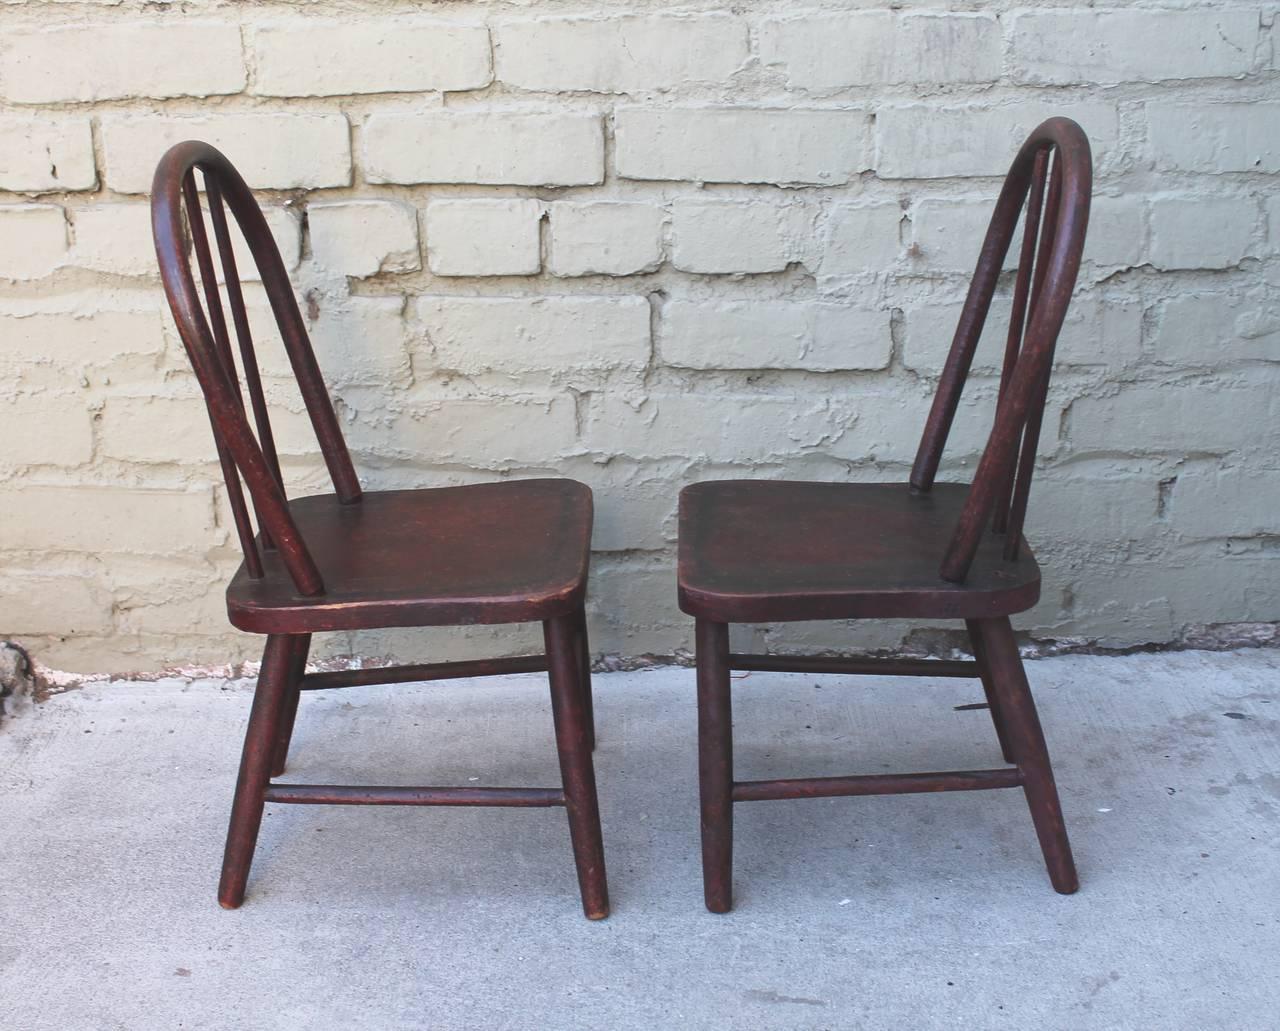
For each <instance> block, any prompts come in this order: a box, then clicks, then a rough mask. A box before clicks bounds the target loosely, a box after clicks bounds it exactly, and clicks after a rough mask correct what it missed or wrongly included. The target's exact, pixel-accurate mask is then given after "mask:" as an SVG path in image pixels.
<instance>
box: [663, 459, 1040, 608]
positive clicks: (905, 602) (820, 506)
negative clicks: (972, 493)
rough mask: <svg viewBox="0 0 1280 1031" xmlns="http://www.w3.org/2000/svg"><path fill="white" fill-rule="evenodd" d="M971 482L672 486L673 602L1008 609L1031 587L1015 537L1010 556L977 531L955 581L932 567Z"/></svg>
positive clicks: (1025, 602) (1027, 598) (1032, 599)
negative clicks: (676, 510)
mask: <svg viewBox="0 0 1280 1031" xmlns="http://www.w3.org/2000/svg"><path fill="white" fill-rule="evenodd" d="M968 491H969V488H968V485H966V484H954V483H939V484H936V485H935V486H934V488H933V490H932V491H931V492H929V493H927V494H914V493H912V492H911V490H910V489H909V488H908V486H907V485H906V484H905V483H901V484H899V483H806V482H798V481H786V480H783V481H769V480H725V481H713V482H706V483H697V484H694V485H693V486H691V487H686V488H685V489H684V490H683V491H682V492H681V494H680V562H679V599H680V608H681V610H682V611H684V612H686V613H688V614H689V615H692V616H696V617H699V618H702V619H710V620H715V621H717V622H725V623H743V622H748V623H756V622H788V621H795V620H805V619H859V618H891V617H906V616H914V617H917V618H923V619H953V618H959V619H970V618H984V617H992V616H1007V615H1010V614H1011V613H1014V612H1022V611H1024V610H1026V609H1029V608H1030V607H1031V606H1032V605H1034V604H1035V603H1036V601H1037V600H1038V598H1039V597H1040V568H1039V566H1038V565H1037V564H1036V560H1035V558H1034V556H1033V555H1032V554H1031V551H1030V549H1029V548H1028V547H1027V546H1026V543H1025V541H1024V542H1023V544H1022V547H1021V550H1020V557H1019V558H1018V560H1017V561H1013V562H1010V561H1006V560H1005V559H1004V557H1003V556H1002V550H1003V547H1004V537H1002V536H997V535H995V534H990V533H989V534H986V535H985V536H984V538H983V541H982V545H981V547H980V548H979V550H978V554H977V557H976V558H975V560H974V563H973V567H972V569H971V571H970V573H969V576H968V578H967V579H966V580H965V582H964V583H963V584H953V583H948V582H947V581H946V580H943V579H942V577H941V576H940V575H939V568H940V566H941V563H942V556H943V552H944V551H945V549H946V546H947V544H948V542H949V540H950V537H951V533H952V530H953V529H954V527H955V523H956V519H957V518H958V516H959V514H960V509H961V507H962V506H963V505H964V500H965V497H966V496H967V494H968Z"/></svg>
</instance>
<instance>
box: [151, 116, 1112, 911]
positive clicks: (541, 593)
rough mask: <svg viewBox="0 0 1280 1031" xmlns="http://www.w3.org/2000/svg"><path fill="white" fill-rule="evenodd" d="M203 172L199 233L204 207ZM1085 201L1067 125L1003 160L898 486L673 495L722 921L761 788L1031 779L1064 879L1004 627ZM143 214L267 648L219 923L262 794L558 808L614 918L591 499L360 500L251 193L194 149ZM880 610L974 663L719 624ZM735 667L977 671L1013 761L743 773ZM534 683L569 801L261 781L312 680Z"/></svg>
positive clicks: (839, 791) (1084, 165)
mask: <svg viewBox="0 0 1280 1031" xmlns="http://www.w3.org/2000/svg"><path fill="white" fill-rule="evenodd" d="M197 170H198V171H199V172H200V173H201V176H202V178H203V186H204V191H205V194H206V198H207V207H208V213H209V221H210V223H211V225H212V237H213V243H214V245H216V246H211V243H210V234H209V231H208V229H207V228H206V225H205V221H204V215H203V213H202V211H201V205H200V200H199V195H198V186H197V182H196V178H195V172H196V171H197ZM1090 189H1091V159H1090V153H1089V144H1088V141H1087V139H1086V138H1085V136H1084V133H1083V132H1082V131H1081V130H1080V128H1079V126H1077V125H1076V124H1075V123H1074V122H1071V121H1069V120H1067V119H1061V118H1054V119H1050V120H1048V121H1046V122H1045V123H1044V124H1042V125H1041V126H1040V127H1039V128H1037V129H1036V130H1035V131H1034V132H1033V133H1032V134H1031V136H1030V137H1029V138H1028V139H1027V141H1026V143H1025V144H1024V145H1023V147H1022V148H1021V150H1020V151H1019V153H1018V155H1017V157H1016V159H1015V160H1014V163H1013V166H1012V168H1011V170H1010V172H1009V174H1008V177H1007V178H1006V180H1005V183H1004V188H1003V190H1002V191H1001V193H1000V197H999V200H998V202H997V204H996V208H995V214H994V216H993V218H992V221H991V225H990V228H989V229H988V231H987V235H986V239H985V241H984V243H983V245H982V250H981V254H980V256H979V259H978V264H977V269H976V272H975V274H974V277H973V280H972V283H971V285H970V288H969V293H968V297H967V299H966V302H965V305H964V309H963V312H962V314H961V317H960V323H959V326H958V328H957V330H956V334H955V338H954V342H953V344H952V347H951V352H950V356H949V358H948V360H947V362H946V366H945V368H944V370H943V373H942V377H941V380H940V383H939V387H938V391H937V395H936V397H935V398H934V402H933V408H932V411H931V412H930V414H929V418H928V421H927V423H926V426H925V432H924V437H923V439H922V441H921V443H920V448H919V453H918V455H917V458H916V462H915V466H914V468H913V470H912V474H911V479H910V482H909V483H908V484H850V483H802V482H786V481H766V482H756V481H728V482H712V483H700V484H696V485H694V486H691V487H689V488H687V489H686V490H685V491H684V492H683V493H682V494H681V497H680V543H679V574H678V580H679V598H680V605H681V608H682V609H683V610H684V611H685V612H687V613H689V614H691V615H693V616H694V617H695V619H696V625H697V634H696V637H697V684H698V722H699V731H698V735H699V776H700V786H701V815H702V820H701V824H702V851H703V871H704V887H705V894H706V903H707V906H708V908H710V909H711V910H713V911H716V912H724V911H726V910H728V909H729V908H730V905H731V891H730V881H731V863H732V827H733V805H734V803H736V802H746V801H755V800H762V799H782V798H801V797H805V798H808V797H820V796H832V795H862V794H884V793H890V794H892V793H901V792H917V791H961V790H973V789H980V788H1010V787H1021V788H1023V790H1024V791H1025V793H1026V798H1027V801H1028V803H1029V806H1030V809H1031V815H1032V818H1033V820H1034V823H1035V828H1036V831H1037V833H1038V835H1039V839H1040V844H1041V847H1042V849H1043V851H1044V856H1045V860H1046V863H1047V865H1048V868H1049V875H1050V878H1051V879H1052V882H1053V885H1054V887H1055V888H1056V889H1057V890H1058V891H1060V892H1072V891H1074V890H1075V889H1076V873H1075V868H1074V865H1073V861H1072V857H1071V849H1070V845H1069V843H1068V841H1067V835H1066V831H1065V829H1064V827H1063V820H1062V812H1061V809H1060V807H1059V803H1058V797H1057V791H1056V789H1055V787H1054V780H1053V772H1052V769H1051V767H1050V763H1049V756H1048V752H1047V751H1046V749H1045V743H1044V738H1043V736H1042V734H1041V730H1040V725H1039V723H1038V720H1037V717H1036V711H1035V706H1034V703H1033V702H1032V698H1031V693H1030V690H1029V688H1028V686H1027V681H1026V676H1025V674H1024V671H1023V668H1022V663H1021V660H1020V658H1019V655H1018V649H1017V646H1016V644H1015V643H1014V637H1013V631H1012V629H1011V627H1010V624H1009V616H1010V615H1011V614H1013V613H1016V612H1020V611H1023V610H1025V609H1027V608H1029V607H1030V606H1031V605H1033V604H1034V603H1035V602H1036V600H1037V598H1038V596H1039V589H1040V574H1039V569H1038V567H1037V565H1036V562H1035V559H1034V557H1033V556H1032V554H1031V551H1030V549H1029V548H1028V547H1027V545H1026V542H1025V540H1024V539H1023V536H1022V526H1023V519H1024V516H1025V513H1026V508H1027V499H1028V496H1029V491H1030V484H1031V476H1032V472H1033V468H1034V464H1035V454H1036V445H1037V441H1038V437H1039V430H1040V421H1041V414H1042V412H1043V410H1044V404H1045V394H1046V390H1047V388H1048V383H1049V375H1050V370H1051V368H1052V364H1053V353H1054V346H1055V343H1056V340H1057V337H1058V332H1059V329H1060V327H1061V325H1062V321H1063V318H1064V316H1065V313H1066V310H1067V305H1068V303H1069V300H1070V296H1071V292H1072V289H1073V287H1074V284H1075V280H1076V275H1077V271H1078V268H1079V263H1080V257H1081V251H1082V248H1083V244H1084V235H1085V228H1086V225H1087V222H1088V211H1089V198H1090ZM228 208H229V209H230V212H231V215H232V216H233V217H234V218H235V219H236V221H237V223H238V224H239V227H240V230H241V232H242V233H243V235H244V238H245V240H246V242H247V243H248V246H249V250H250V252H251V254H252V256H253V260H254V262H255V263H256V265H257V267H258V270H259V273H260V275H261V280H262V284H263V287H264V289H265V291H266V294H267V297H268V299H269V301H270V305H271V309H272V312H273V314H274V316H275V321H276V324H277V326H278V328H279V332H280V335H281V337H282V339H283V343H284V346H285V349H286V351H287V353H288V356H289V360H290V363H291V365H292V368H293V372H294V374H295V376H296V378H297V381H298V385H299V388H300V390H301V393H302V397H303V399H304V401H305V403H306V408H307V411H308V413H309V415H310V419H311V424H312V426H313V428H314V431H315V434H316V438H317V440H318V442H319V447H320V450H321V453H322V454H323V456H324V460H325V463H326V465H327V468H328V471H329V474H330V476H331V478H332V481H333V487H334V490H333V492H332V493H329V494H323V495H317V496H313V497H304V498H296V499H290V498H288V497H287V495H286V493H285V487H284V480H283V477H282V475H281V469H280V463H279V461H278V459H277V456H276V451H275V447H274V444H273V438H272V431H271V420H270V416H269V413H268V410H267V404H266V400H265V397H264V394H263V387H262V382H261V379H260V376H259V372H258V366H257V361H256V357H255V351H254V343H253V339H252V336H251V333H250V328H249V320H248V316H247V313H246V308H245V302H244V296H243V291H242V287H241V282H240V276H239V274H238V271H237V268H236V261H235V255H234V252H233V250H232V246H231V235H230V228H229V222H228V216H227V209H228ZM1024 211H1025V218H1023V217H1022V215H1023V212H1024ZM152 220H153V230H154V234H155V242H156V252H157V256H158V259H159V264H160V271H161V276H162V279H163V283H164V288H165V292H166V294H167V296H168V299H169V304H170V306H171V308H172V311H173V315H174V318H175V320H176V323H177V326H178V330H179V332H180V334H181V336H182V340H183V343H184V345H185V346H186V349H187V352H188V354H189V356H190V358H191V362H192V365H193V366H194V369H195V373H196V377H197V379H198V380H199V382H200V386H201V388H202V390H203V392H204V395H205V399H206V401H207V404H208V409H209V415H210V419H211V422H212V425H213V434H214V439H215V442H216V446H217V453H218V458H219V460H220V462H221V465H222V471H223V475H224V477H225V480H226V488H227V496H228V500H229V502H230V506H231V511H232V515H233V518H234V522H235V527H236V532H237V535H238V537H239V541H240V545H241V547H242V549H243V552H244V562H243V563H242V565H241V567H240V569H239V570H238V572H237V573H236V575H235V577H234V579H233V580H232V581H231V584H230V586H229V588H228V591H227V605H228V611H229V614H230V619H231V622H232V624H233V625H234V626H236V627H238V628H239V629H241V630H246V631H249V632H251V633H259V634H264V635H266V647H265V650H264V653H263V658H262V666H261V672H260V674H259V678H258V685H257V690H256V692H255V695H254V701H253V707H252V711H251V713H250V717H249V726H248V730H247V732H246V735H245V744H244V752H243V756H242V759H241V764H240V774H239V779H238V781H237V784H236V791H235V799H234V803H233V806H232V812H231V824H230V829H229V831H228V835H227V845H226V853H225V857H224V861H223V867H222V879H221V884H220V886H219V889H218V900H219V902H220V903H221V904H222V905H223V906H226V907H228V908H234V907H237V906H239V905H240V904H241V902H242V901H243V900H244V894H245V886H246V882H247V879H248V875H249V866H250V863H251V861H252V858H253V852H254V848H255V844H256V841H257V835H258V829H259V825H260V823H261V820H262V814H263V809H264V806H265V805H266V803H268V802H281V803H302V804H337V805H477V806H563V807H564V808H565V809H566V811H567V814H568V822H569V832H570V837H571V840H572V844H573V852H574V858H575V861H576V864H577V871H578V881H579V886H580V889H581V894H582V905H583V909H584V911H585V913H586V915H587V916H588V917H589V918H591V919H600V918H603V917H604V916H606V915H607V914H608V909H609V902H608V889H607V886H606V879H605V866H604V849H603V845H602V841H601V833H600V817H599V810H598V805H597V800H596V785H595V774H594V770H593V765H592V750H593V748H594V740H595V728H594V720H593V715H592V700H591V698H592V696H591V670H590V649H589V646H588V641H587V628H586V620H585V617H584V608H583V605H584V598H585V594H586V583H587V566H588V558H589V550H590V537H591V522H592V497H591V492H590V490H589V489H588V488H587V487H586V486H584V485H583V484H581V483H577V482H574V481H572V480H567V479H531V480H517V481H506V482H501V483H491V484H479V485H472V486H465V487H448V488H436V489H423V490H399V491H385V492H376V493H365V492H362V490H361V488H360V484H359V481H358V479H357V476H356V473H355V470H354V468H353V466H352V463H351V458H350V455H349V453H348V451H347V447H346V444H345V442H344V440H343V435H342V431H341V429H340V427H339V424H338V420H337V418H336V416H335V413H334V410H333V407H332V404H331V402H330V399H329V395H328V393H327V390H326V388H325V385H324V382H323V380H322V378H321V374H320V370H319V368H318V366H317V364H316V360H315V356H314V354H313V352H312V348H311V345H310V342H309V340H308V337H307V332H306V329H305V324H304V322H303V319H302V316H301V314H300V312H299V309H298V305H297V301H296V299H295V297H294V294H293V292H292V289H291V287H290V284H289V279H288V275H287V273H286V271H285V269H284V266H283V264H282V263H281V260H280V256H279V253H278V251H277V249H276V246H275V244H274V242H273V240H272V238H271V235H270V233H269V231H268V229H267V224H266V222H265V220H264V218H263V216H262V213H261V211H260V210H259V208H258V206H257V204H256V202H255V201H254V198H253V195H252V194H251V192H250V191H249V189H248V187H247V186H246V185H245V183H244V181H243V180H242V179H241V177H240V176H239V174H238V173H237V172H236V170H235V169H234V168H233V167H232V165H231V164H230V162H229V161H228V160H227V159H226V158H225V157H224V156H223V155H222V154H221V153H219V152H218V151H217V150H215V149H214V148H212V147H210V146H208V145H207V144H203V143H199V142H187V143H181V144H178V145H177V146H175V147H173V148H172V149H171V150H170V151H169V152H168V153H167V154H165V156H164V158H163V159H162V160H161V162H160V165H159V167H158V168H157V170H156V175H155V181H154V187H153V193H152ZM1020 221H1022V222H1023V225H1024V231H1023V236H1022V245H1021V253H1020V260H1019V263H1018V272H1017V276H1016V280H1015V282H1014V286H1013V299H1012V300H1013V303H1012V314H1011V319H1010V326H1009V331H1008V337H1007V347H1006V352H1005V360H1004V369H1003V374H1002V377H1001V381H1000V393H999V401H998V404H997V409H996V413H995V421H994V426H993V429H992V431H991V435H990V438H989V441H988V443H987V446H986V449H985V451H984V453H983V456H982V459H981V462H980V464H979V466H978V468H977V472H976V475H975V477H974V480H973V482H972V484H969V485H964V484H955V483H935V476H936V473H937V471H938V466H939V462H940V459H941V456H942V451H943V447H944V445H945V443H946V439H947V435H948V431H949V429H950V426H951V423H952V420H953V417H954V416H955V413H956V409H957V405H958V403H959V400H960V394H961V390H962V389H963V386H964V382H965V379H966V376H967V374H968V370H969V367H970V364H971V362H972V359H973V355H974V350H975V347H976V345H977V341H978V337H979V336H980V334H981V332H982V328H983V324H984V321H985V319H986V316H987V313H988V310H989V308H990V305H991V302H992V298H993V295H994V293H995V291H996V287H997V282H998V280H999V278H1000V275H1001V268H1002V265H1003V264H1004V261H1005V258H1006V255H1007V252H1008V250H1009V248H1010V245H1011V241H1012V240H1013V237H1014V234H1015V231H1016V228H1017V226H1018V224H1019V222H1020ZM192 250H194V252H195V258H196V263H195V269H194V270H193V267H192V263H191V259H190V252H191V251H192ZM215 252H216V254H217V256H218V260H219V261H220V263H221V268H220V269H218V268H216V267H215V264H214V255H215ZM196 271H198V273H199V283H197V277H196V274H195V273H196ZM219 272H220V273H221V278H222V281H223V283H224V284H225V286H224V290H225V301H226V305H227V307H229V309H230V323H228V319H227V316H226V313H225V312H224V307H223V292H222V291H220V290H219V287H218V279H219ZM233 336H234V346H233ZM237 351H238V353H239V357H240V363H239V370H237V363H236V357H235V355H236V352H237ZM242 382H243V389H242ZM245 392H247V394H248V402H247V404H246V401H245V399H244V393H245ZM748 417H749V415H748ZM251 420H252V421H251ZM246 493H247V499H246ZM251 512H252V517H251ZM255 520H256V531H255V528H254V523H255ZM889 617H898V618H901V617H908V618H919V619H963V620H964V621H965V624H966V626H967V627H968V630H969V633H970V635H971V637H972V641H973V653H974V661H973V662H944V661H918V662H916V661H906V660H883V661H868V660H844V659H828V658H795V657H776V656H769V655H734V654H731V653H730V651H729V643H728V642H729V625H730V624H731V623H735V622H763V621H768V622H785V621H793V620H823V619H825V620H831V619H864V618H889ZM533 621H538V622H541V623H542V626H543V633H544V641H545V646H546V650H545V654H544V655H538V656H530V657H527V658H508V659H494V660H489V661H472V662H448V663H433V664H426V665H409V666H398V667H393V668H387V669H370V670H354V671H350V672H331V673H307V672H306V662H307V654H308V649H309V646H310V642H311V635H312V634H314V633H322V632H325V631H333V630H357V629H370V628H382V627H423V626H456V625H464V624H476V623H485V624H498V623H521V622H533ZM733 669H741V670H792V671H805V672H810V673H877V674H895V675H907V676H969V677H977V678H981V680H982V683H983V686H984V688H985V690H986V696H987V699H988V703H989V705H990V710H991V717H992V720H993V722H994V724H995V730H996V733H997V735H998V739H999V743H1000V747H1001V749H1002V751H1003V754H1004V758H1005V759H1006V761H1007V762H1008V763H1009V764H1011V765H1009V766H1007V767H1004V768H1000V769H990V770H970V771H965V772H959V773H923V774H895V775H877V776H861V777H834V778H821V779H807V780H772V781H735V780H734V776H733V761H732V754H733V747H732V726H731V722H732V719H731V708H730V691H729V688H730V671H731V670H733ZM535 671H546V672H547V673H548V674H549V680H550V689H551V702H552V716H553V720H554V723H555V736H556V747H557V750H558V753H559V762H560V771H561V780H562V783H561V785H560V786H559V787H554V788H551V787H549V788H515V787H391V786H387V787H351V786H344V785H317V784H290V783H282V782H279V781H277V780H274V779H273V778H276V777H278V776H280V775H281V774H282V773H283V771H284V768H285V765H286V760H287V756H288V751H289V742H290V737H291V734H292V730H293V724H294V719H295V716H296V714H297V709H298V702H299V697H300V694H301V692H303V691H309V690H318V689H329V688H340V687H352V686H358V685H362V684H371V683H398V682H408V681H420V680H433V679H443V678H449V677H474V676H490V675H497V674H503V673H514V672H535Z"/></svg>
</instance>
